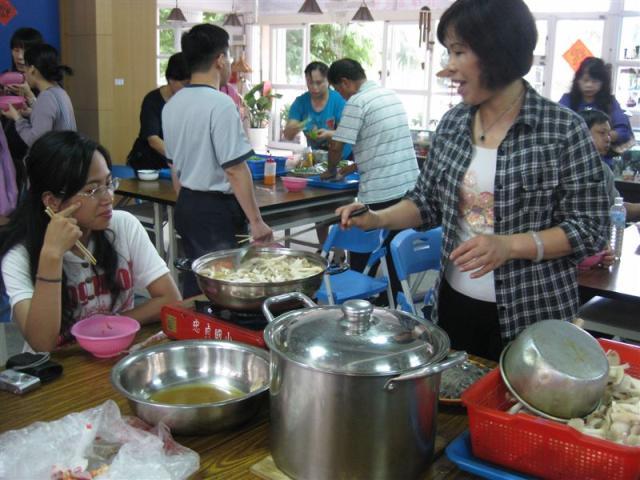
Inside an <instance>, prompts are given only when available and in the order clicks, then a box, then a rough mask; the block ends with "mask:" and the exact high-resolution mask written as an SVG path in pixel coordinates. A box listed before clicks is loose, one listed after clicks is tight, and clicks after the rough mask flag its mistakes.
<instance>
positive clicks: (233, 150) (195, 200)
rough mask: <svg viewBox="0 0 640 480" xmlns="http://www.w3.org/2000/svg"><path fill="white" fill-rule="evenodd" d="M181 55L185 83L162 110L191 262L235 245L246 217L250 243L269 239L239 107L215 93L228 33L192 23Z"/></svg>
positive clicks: (223, 74) (225, 65)
mask: <svg viewBox="0 0 640 480" xmlns="http://www.w3.org/2000/svg"><path fill="white" fill-rule="evenodd" d="M182 52H183V54H184V58H185V60H186V62H187V65H188V66H189V70H190V72H191V83H190V85H188V87H189V88H183V89H182V90H180V91H179V92H178V93H176V94H175V95H174V96H173V97H171V100H169V101H168V102H167V104H166V105H165V107H164V108H163V109H162V131H163V133H164V142H165V150H166V153H167V158H170V159H171V160H173V167H174V169H175V171H176V174H177V177H178V179H179V181H180V193H179V194H178V200H177V201H176V208H175V218H176V230H177V231H178V233H179V234H180V236H181V237H182V240H183V245H184V249H185V253H186V254H187V256H189V257H190V258H193V259H195V258H197V257H200V256H202V255H204V254H205V253H208V252H211V251H216V250H224V249H230V248H235V247H237V246H238V242H237V237H236V236H237V235H239V234H243V233H246V231H247V222H248V223H249V227H250V228H251V235H252V237H253V238H254V239H255V240H257V241H267V240H270V239H271V237H272V232H271V229H270V228H269V226H268V225H266V224H265V223H264V221H263V220H262V216H261V215H260V210H259V209H258V205H257V203H256V199H255V196H254V193H253V181H252V179H251V172H250V171H249V167H248V166H247V164H246V163H245V161H246V160H247V159H248V158H249V157H251V155H253V150H252V149H251V145H249V142H248V141H247V138H246V136H245V134H244V130H243V129H242V124H241V122H240V116H239V114H238V109H237V108H236V106H235V104H234V103H233V101H232V100H231V98H230V97H229V96H227V95H226V94H224V93H221V92H220V91H219V90H218V89H219V88H220V86H221V85H225V84H226V83H227V80H228V78H229V75H230V73H231V68H230V61H229V34H228V33H227V32H226V31H225V30H224V29H222V28H220V27H218V26H216V25H210V24H201V25H196V26H194V27H193V28H192V29H191V30H189V31H188V32H187V33H185V34H184V35H183V36H182ZM197 293H200V289H199V288H198V285H197V283H196V280H195V277H194V276H193V275H192V274H191V275H186V276H185V282H184V287H183V293H182V294H183V296H184V297H188V296H191V295H195V294H197Z"/></svg>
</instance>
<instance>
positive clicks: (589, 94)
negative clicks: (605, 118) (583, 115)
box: [559, 57, 633, 167]
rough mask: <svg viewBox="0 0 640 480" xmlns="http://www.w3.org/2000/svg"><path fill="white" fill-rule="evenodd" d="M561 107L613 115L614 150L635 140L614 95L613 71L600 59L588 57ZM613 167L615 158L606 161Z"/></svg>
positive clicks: (561, 102) (612, 140) (562, 100)
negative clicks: (593, 110) (591, 109)
mask: <svg viewBox="0 0 640 480" xmlns="http://www.w3.org/2000/svg"><path fill="white" fill-rule="evenodd" d="M559 103H560V105H564V106H565V107H568V108H570V109H571V110H573V111H574V112H581V111H583V110H585V109H590V108H593V109H596V110H601V111H602V112H604V113H606V114H607V115H609V118H610V119H611V128H612V130H611V132H610V134H609V135H610V137H611V148H614V149H615V148H616V147H617V146H619V145H622V144H625V143H627V142H628V141H629V140H631V139H632V137H633V132H632V131H631V125H630V124H629V119H628V118H627V116H626V115H625V113H624V111H623V110H622V108H621V107H620V104H619V103H618V101H617V100H616V98H615V97H614V96H613V95H612V94H611V72H610V71H609V68H608V67H607V66H606V65H605V63H604V62H603V61H602V59H600V58H596V57H588V58H585V59H584V60H583V61H582V63H581V64H580V67H579V68H578V70H577V71H576V74H575V76H574V77H573V83H572V84H571V91H570V92H569V93H565V94H564V95H563V96H562V98H561V99H560V101H559ZM602 159H603V160H604V162H605V163H606V164H607V165H609V166H610V167H611V166H612V165H613V160H612V157H611V156H609V155H605V156H603V158H602Z"/></svg>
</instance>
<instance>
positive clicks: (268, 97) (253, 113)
mask: <svg viewBox="0 0 640 480" xmlns="http://www.w3.org/2000/svg"><path fill="white" fill-rule="evenodd" d="M281 97H282V95H281V94H279V93H274V92H273V89H272V88H271V82H270V81H268V80H265V81H264V82H260V83H259V84H257V85H256V86H255V87H253V88H252V89H251V90H249V91H248V92H247V93H246V94H245V96H244V101H245V103H246V104H247V111H248V112H249V124H250V126H251V128H263V127H266V126H267V123H268V122H269V118H270V117H271V107H272V106H273V99H274V98H281Z"/></svg>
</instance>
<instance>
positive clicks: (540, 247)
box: [529, 232, 544, 262]
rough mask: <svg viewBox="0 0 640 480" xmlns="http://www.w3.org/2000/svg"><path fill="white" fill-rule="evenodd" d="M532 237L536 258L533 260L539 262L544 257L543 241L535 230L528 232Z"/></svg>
mask: <svg viewBox="0 0 640 480" xmlns="http://www.w3.org/2000/svg"><path fill="white" fill-rule="evenodd" d="M529 233H530V234H531V237H532V238H533V242H534V243H535V244H536V258H534V259H533V261H534V262H540V261H541V260H542V259H543V258H544V243H542V240H541V239H540V235H538V233H537V232H529Z"/></svg>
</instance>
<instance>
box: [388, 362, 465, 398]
mask: <svg viewBox="0 0 640 480" xmlns="http://www.w3.org/2000/svg"><path fill="white" fill-rule="evenodd" d="M466 361H467V352H453V353H449V355H448V356H447V357H446V358H445V359H444V360H443V361H442V362H439V363H434V364H432V365H427V366H426V367H423V368H420V369H418V370H413V371H411V372H408V373H403V374H402V375H398V376H397V377H393V378H391V379H389V380H387V382H386V383H385V384H384V389H385V390H386V391H387V392H392V391H393V390H395V388H396V382H404V381H406V380H414V379H416V378H422V377H426V376H429V375H433V374H435V373H440V372H442V371H443V370H446V369H448V368H451V367H455V366H456V365H459V364H461V363H463V362H466Z"/></svg>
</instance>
